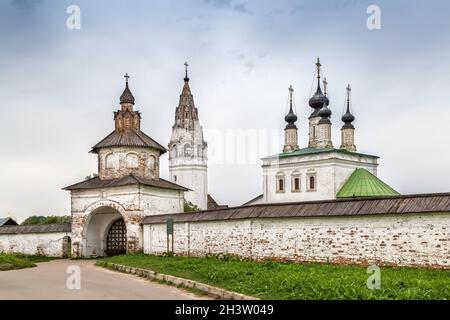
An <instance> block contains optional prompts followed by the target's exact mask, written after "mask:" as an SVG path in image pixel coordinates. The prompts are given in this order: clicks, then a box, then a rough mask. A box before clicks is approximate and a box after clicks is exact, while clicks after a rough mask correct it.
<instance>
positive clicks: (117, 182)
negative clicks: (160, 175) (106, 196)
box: [63, 174, 189, 191]
mask: <svg viewBox="0 0 450 320" xmlns="http://www.w3.org/2000/svg"><path fill="white" fill-rule="evenodd" d="M133 184H142V185H145V186H150V187H156V188H163V189H173V190H183V191H189V189H188V188H185V187H182V186H180V185H178V184H175V183H172V182H169V181H167V180H164V179H159V180H154V179H146V178H141V177H138V176H135V175H134V174H130V175H128V176H125V177H122V178H117V179H103V180H102V179H100V178H99V177H95V178H91V179H88V180H85V181H82V182H79V183H76V184H74V185H71V186H68V187H65V188H63V189H64V190H78V189H96V188H110V187H121V186H127V185H133Z"/></svg>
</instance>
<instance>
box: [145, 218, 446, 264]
mask: <svg viewBox="0 0 450 320" xmlns="http://www.w3.org/2000/svg"><path fill="white" fill-rule="evenodd" d="M144 239H145V242H144V252H145V253H147V254H162V253H164V252H165V251H166V248H167V240H166V239H167V238H166V226H165V224H152V225H145V226H144ZM174 239H175V240H174V241H175V245H174V252H175V253H176V254H180V255H194V256H203V255H206V254H233V255H238V256H242V257H249V258H253V259H265V258H275V259H283V260H292V261H315V262H333V263H359V264H371V263H377V264H382V265H383V264H387V265H401V266H430V267H445V268H450V212H449V213H427V214H418V213H417V214H395V215H394V214H391V215H370V216H349V217H344V216H342V217H297V218H273V219H272V218H270V219H269V218H264V219H243V220H217V221H209V222H184V223H175V225H174Z"/></svg>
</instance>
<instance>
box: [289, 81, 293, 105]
mask: <svg viewBox="0 0 450 320" xmlns="http://www.w3.org/2000/svg"><path fill="white" fill-rule="evenodd" d="M293 93H294V88H293V87H292V84H291V85H290V86H289V103H290V106H291V109H292V94H293Z"/></svg>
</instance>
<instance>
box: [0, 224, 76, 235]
mask: <svg viewBox="0 0 450 320" xmlns="http://www.w3.org/2000/svg"><path fill="white" fill-rule="evenodd" d="M71 231H72V224H71V223H56V224H35V225H29V226H3V227H0V234H20V233H49V232H71Z"/></svg>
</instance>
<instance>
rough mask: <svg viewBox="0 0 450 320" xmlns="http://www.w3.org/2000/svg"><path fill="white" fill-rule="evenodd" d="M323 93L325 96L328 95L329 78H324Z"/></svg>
mask: <svg viewBox="0 0 450 320" xmlns="http://www.w3.org/2000/svg"><path fill="white" fill-rule="evenodd" d="M323 93H324V94H325V96H326V95H327V93H328V81H327V78H325V77H324V78H323Z"/></svg>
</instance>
